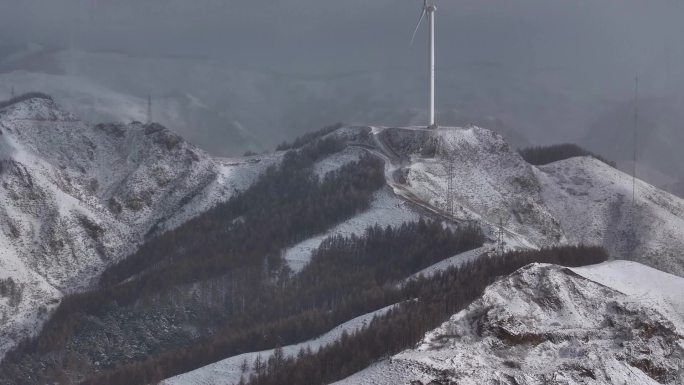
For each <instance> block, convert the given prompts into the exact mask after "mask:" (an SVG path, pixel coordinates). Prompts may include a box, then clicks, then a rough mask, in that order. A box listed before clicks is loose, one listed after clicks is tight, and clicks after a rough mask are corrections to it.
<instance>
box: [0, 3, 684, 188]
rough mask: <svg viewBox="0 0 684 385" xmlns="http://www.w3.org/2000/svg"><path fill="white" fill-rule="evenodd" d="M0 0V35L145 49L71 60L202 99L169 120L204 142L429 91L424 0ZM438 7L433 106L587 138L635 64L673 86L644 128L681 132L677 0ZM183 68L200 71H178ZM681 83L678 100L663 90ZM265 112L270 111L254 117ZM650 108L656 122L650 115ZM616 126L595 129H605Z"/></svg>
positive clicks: (112, 76)
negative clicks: (235, 127)
mask: <svg viewBox="0 0 684 385" xmlns="http://www.w3.org/2000/svg"><path fill="white" fill-rule="evenodd" d="M0 3H1V4H0V42H3V41H4V42H5V43H19V44H24V43H27V42H34V43H39V44H42V45H45V46H50V47H55V48H63V47H67V46H69V45H70V42H73V44H74V46H75V47H76V48H78V49H79V50H82V51H115V52H120V53H127V54H132V55H134V56H135V57H136V58H139V57H142V58H143V59H142V61H141V60H137V59H136V60H131V61H130V62H128V65H130V68H129V67H125V65H124V64H121V65H119V66H118V67H112V64H111V63H107V62H106V59H102V58H100V59H97V60H96V59H92V60H93V61H91V62H88V61H87V60H85V59H84V60H83V62H82V63H81V67H80V70H81V71H83V75H84V76H88V77H90V78H91V79H94V80H96V81H97V82H100V83H103V84H105V85H106V86H107V87H110V88H113V89H116V90H117V91H119V92H124V93H127V94H130V95H135V96H137V97H140V96H142V95H145V94H146V93H147V92H154V93H155V94H157V95H158V96H159V97H162V96H165V97H169V98H175V97H176V96H173V95H174V94H177V93H186V92H187V93H189V94H192V96H193V97H198V98H200V99H201V101H202V102H203V103H205V104H207V108H209V109H210V110H211V113H213V114H215V115H216V116H215V120H211V119H210V121H209V122H202V121H201V119H203V118H202V117H203V116H204V115H206V113H205V112H197V113H194V114H193V115H192V116H191V117H190V118H188V117H186V119H185V120H184V121H183V122H184V123H183V124H185V125H188V127H187V128H186V131H183V128H182V127H177V129H178V130H180V131H181V132H182V133H183V134H184V135H188V136H190V137H191V138H193V140H196V141H197V142H198V144H200V145H203V146H205V148H209V145H211V144H212V143H215V142H220V140H219V141H217V140H215V138H217V137H218V136H217V132H221V130H222V129H223V127H224V126H225V125H226V124H227V123H226V122H231V121H233V120H236V121H239V122H240V123H241V124H242V125H243V126H245V127H246V130H247V131H249V132H250V134H254V135H257V134H258V135H261V138H260V140H264V138H266V139H269V140H284V139H287V138H290V137H291V136H293V135H294V134H297V133H301V132H303V131H306V130H311V129H314V128H317V127H320V126H322V125H325V124H330V123H333V122H334V121H338V120H343V121H349V119H358V122H366V123H368V122H373V123H379V122H380V123H383V122H384V123H386V124H401V122H405V121H404V120H402V119H404V115H406V116H410V115H411V114H410V113H408V114H405V112H406V110H407V109H411V108H415V109H417V110H420V109H422V108H424V104H425V103H424V102H425V100H424V99H425V92H424V90H423V89H422V86H423V76H424V74H425V69H426V66H425V59H426V58H425V48H426V47H425V40H426V35H425V30H424V29H423V31H421V34H420V35H419V36H418V39H417V41H416V45H415V46H413V47H410V46H409V39H410V36H411V32H412V31H413V27H414V25H415V23H416V21H417V18H418V15H419V11H420V7H421V1H420V0H341V1H340V0H338V1H332V0H244V1H236V0H0ZM437 5H438V14H437V18H438V19H437V28H438V31H437V33H438V35H437V39H438V40H437V44H438V56H437V64H438V73H437V94H438V100H437V106H438V109H439V110H441V111H442V112H443V113H446V114H447V115H448V114H449V113H451V112H452V111H458V112H459V113H462V115H463V116H466V117H474V118H475V119H481V118H482V117H487V118H489V117H494V118H496V119H501V121H503V122H504V123H503V124H504V125H505V126H508V127H509V128H512V129H513V130H517V131H518V132H520V133H522V134H523V136H526V137H527V138H530V139H531V141H532V142H534V143H548V142H557V141H579V140H583V139H582V138H585V140H588V141H589V142H596V140H594V138H592V136H591V135H593V134H594V132H595V131H596V132H598V130H600V129H601V127H606V126H610V125H612V126H614V130H616V131H615V132H622V130H624V129H625V128H624V125H625V124H624V122H623V121H615V122H612V123H607V122H605V119H606V116H607V117H610V118H611V119H613V120H615V118H614V114H616V113H617V114H618V115H619V114H622V115H624V111H629V108H630V107H629V105H628V103H630V102H631V100H632V97H633V92H634V91H633V89H634V82H633V79H634V75H635V74H636V73H637V72H638V73H639V76H640V78H641V92H642V97H643V98H644V99H646V98H663V97H667V98H671V99H672V100H670V101H669V102H668V103H663V105H666V106H669V107H668V108H669V109H668V110H667V111H669V112H667V113H669V114H671V115H672V116H669V117H667V118H665V117H663V115H664V114H666V113H665V112H663V113H657V114H656V113H654V114H652V119H653V121H652V122H651V123H649V124H651V127H646V126H647V123H644V126H645V128H644V130H649V129H652V128H653V129H655V128H654V127H656V126H657V125H661V126H664V127H665V126H666V128H658V129H659V130H661V131H662V132H680V133H681V132H682V131H684V128H683V127H682V126H680V125H677V122H680V121H681V119H680V116H679V115H678V114H679V113H680V112H679V111H680V110H681V108H677V107H676V106H677V105H678V103H679V101H681V100H684V39H683V38H682V37H683V36H684V1H682V0H437ZM160 56H166V57H179V56H182V57H185V59H184V60H186V61H187V60H190V61H192V60H195V58H200V59H201V60H202V61H204V62H207V59H208V61H211V62H212V63H214V64H216V65H214V67H212V68H210V70H211V71H214V72H212V74H215V75H217V76H218V77H217V78H216V79H214V78H211V76H208V77H209V78H211V79H210V80H209V81H206V83H201V82H196V84H193V83H192V82H193V81H194V80H193V79H204V78H205V77H203V75H204V73H203V72H202V71H205V69H206V68H209V67H201V66H199V67H194V66H191V65H189V64H188V66H186V67H184V66H183V65H184V64H178V67H176V66H174V65H170V64H169V63H166V62H165V63H164V64H163V68H162V66H161V63H160V62H156V61H154V60H150V61H149V65H145V63H146V61H145V59H144V58H145V57H157V58H158V57H160ZM38 60H39V61H40V59H38ZM98 60H105V62H102V61H98ZM117 60H123V59H120V58H119V59H117ZM198 62H199V60H198ZM86 63H91V64H86ZM121 63H125V61H121ZM186 64H187V63H186ZM122 65H123V66H124V67H125V68H119V67H121V66H122ZM97 66H100V67H101V68H99V69H97V68H95V67H97ZM136 66H137V67H136ZM74 68H76V67H74ZM135 68H137V69H135ZM186 68H195V69H198V71H199V73H193V74H187V75H189V76H185V75H180V76H179V75H178V74H185V72H184V71H186ZM223 68H233V69H252V70H262V71H265V72H267V73H269V74H271V75H272V74H277V75H276V76H274V77H272V78H268V80H264V79H265V78H264V79H262V80H260V81H259V82H253V83H249V82H247V83H245V84H242V86H240V85H239V84H240V83H239V82H236V81H235V79H236V78H231V76H233V75H231V76H229V75H227V74H223V75H222V74H220V73H219V72H220V70H222V69H223ZM136 71H138V72H139V73H133V72H136ZM187 71H190V70H187ZM217 71H219V72H217ZM206 72H207V73H209V70H208V69H207V70H206ZM369 73H372V74H380V76H371V75H368V74H369ZM281 74H285V75H286V76H284V77H283V78H287V80H283V78H280V77H279V76H280V75H281ZM345 74H357V75H358V74H361V75H359V76H356V77H353V76H348V77H346V78H345V77H344V76H343V75H345ZM257 78H258V77H257ZM309 78H315V79H316V80H317V81H318V82H307V80H309ZM219 79H221V80H219ZM231 79H232V80H231ZM302 79H303V80H302ZM300 80H301V81H300ZM260 82H261V83H260ZM262 83H263V84H262ZM267 83H268V84H267ZM18 86H21V85H18ZM252 86H255V87H256V88H254V87H252ZM240 87H243V88H240ZM326 87H327V88H326ZM224 90H225V92H224ZM169 95H170V96H169ZM255 95H256V96H255ZM677 95H678V97H679V98H680V99H676V98H673V97H674V96H677ZM399 96H401V97H399ZM250 98H251V99H250ZM174 102H175V101H174ZM625 103H627V104H625ZM273 110H278V112H277V113H276V112H273ZM616 111H617V112H616ZM264 112H270V113H271V115H272V116H268V118H269V119H262V118H264V116H261V115H268V114H267V113H264ZM661 117H663V118H664V121H666V122H667V124H665V123H662V122H661V123H658V122H656V121H657V120H658V119H660V118H661ZM445 119H446V118H445ZM454 122H456V120H455V119H454V120H452V121H449V122H448V123H454ZM172 123H173V121H169V122H167V124H172ZM458 124H460V123H458ZM199 127H205V128H199ZM668 130H669V131H668ZM673 130H674V131H673ZM274 132H275V135H271V134H272V133H274ZM200 134H201V135H200ZM193 135H196V137H193ZM224 135H225V137H227V138H230V137H231V136H230V135H232V134H227V133H224ZM612 135H614V134H605V138H604V140H605V141H606V143H610V142H611V141H612ZM197 138H199V139H197ZM202 138H204V139H202ZM586 138H589V139H586ZM661 139H662V140H660V141H659V142H657V143H658V145H654V146H652V149H651V150H650V151H651V152H652V153H653V154H654V155H653V157H654V158H657V157H658V156H657V155H658V154H663V153H668V152H671V149H668V148H664V147H662V146H663V145H667V144H668V143H669V142H670V140H668V139H667V138H665V137H664V138H661ZM272 144H273V143H268V142H267V143H265V144H264V146H270V145H272ZM222 146H223V144H222V143H221V144H220V147H222ZM603 147H605V146H603ZM603 147H601V148H598V150H602V149H603ZM628 147H629V143H626V142H625V144H624V145H622V146H621V148H620V151H615V152H613V153H608V154H607V155H610V156H614V157H615V158H616V159H623V158H625V157H628V156H630V154H631V153H632V151H631V149H630V148H628ZM606 148H607V147H606ZM210 150H212V151H214V149H213V148H210ZM672 163H673V162H671V161H668V160H663V161H662V162H660V163H657V164H656V163H654V167H657V168H663V167H664V166H663V165H667V166H668V167H671V172H672V174H673V175H674V174H676V175H679V174H681V172H682V170H681V167H682V166H680V165H672ZM680 164H681V163H680Z"/></svg>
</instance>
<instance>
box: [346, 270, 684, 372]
mask: <svg viewBox="0 0 684 385" xmlns="http://www.w3.org/2000/svg"><path fill="white" fill-rule="evenodd" d="M580 274H583V275H586V276H588V277H591V278H593V279H596V281H592V280H590V279H588V278H585V277H584V276H582V275H580ZM633 274H643V275H644V276H648V277H649V278H656V279H658V281H659V282H660V283H659V284H652V283H651V282H642V283H636V281H632V282H629V281H625V277H628V276H632V275H633ZM597 281H598V282H597ZM664 282H665V283H666V284H663V283H664ZM605 284H610V285H613V286H616V287H620V288H621V289H623V290H624V291H627V292H631V293H632V294H633V295H627V294H624V293H622V292H620V291H618V290H616V289H614V288H612V287H609V286H606V285H605ZM631 289H634V290H631ZM677 290H678V292H677ZM682 292H684V279H682V278H679V277H675V276H672V275H669V274H666V273H662V272H658V271H656V270H654V269H650V268H648V267H646V266H643V265H639V264H636V263H633V262H622V261H616V262H609V263H606V264H602V265H597V266H594V267H589V268H581V269H568V268H562V267H559V266H555V265H541V264H533V265H529V266H527V267H525V268H522V269H520V270H519V271H517V272H516V273H514V274H512V275H511V276H509V277H506V278H504V279H502V280H501V281H499V282H497V283H495V284H493V285H491V286H490V287H489V288H487V290H486V291H485V293H484V295H483V296H482V297H481V298H480V299H478V300H477V301H475V302H474V303H473V304H472V305H470V306H469V307H468V308H467V309H466V310H464V311H462V312H460V313H458V314H456V315H454V316H453V317H452V318H451V319H450V320H449V321H448V322H446V323H444V324H443V325H442V326H441V327H439V328H437V329H435V330H434V331H432V332H430V333H428V334H427V335H426V337H425V339H424V340H423V341H422V342H421V343H420V344H419V345H418V346H417V347H416V348H415V349H411V350H407V351H404V352H402V353H400V354H397V355H396V356H394V357H392V358H391V359H390V360H387V361H383V362H381V363H379V364H377V365H375V366H372V367H370V368H368V369H366V370H364V371H362V372H360V373H357V374H355V375H353V376H352V377H350V378H348V379H346V380H343V381H340V382H339V383H338V384H371V383H372V384H393V383H409V382H410V381H411V380H417V381H422V382H423V383H428V382H430V381H433V380H437V381H439V383H443V384H444V383H455V384H489V383H500V384H511V385H512V384H518V385H533V384H534V385H537V384H539V385H541V384H624V383H627V384H659V383H660V384H679V383H681V381H682V380H684V333H683V331H684V301H683V300H681V299H679V300H678V299H677V297H678V294H677V293H682ZM644 293H650V294H649V295H644Z"/></svg>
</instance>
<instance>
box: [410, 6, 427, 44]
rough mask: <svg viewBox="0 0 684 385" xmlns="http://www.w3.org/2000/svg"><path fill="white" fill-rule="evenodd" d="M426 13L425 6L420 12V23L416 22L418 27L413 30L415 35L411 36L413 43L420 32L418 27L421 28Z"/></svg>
mask: <svg viewBox="0 0 684 385" xmlns="http://www.w3.org/2000/svg"><path fill="white" fill-rule="evenodd" d="M426 13H427V8H426V7H423V11H421V12H420V19H418V24H416V29H415V30H414V31H413V36H411V45H413V42H414V40H416V34H417V33H418V29H419V28H420V23H422V22H423V19H424V18H425V14H426Z"/></svg>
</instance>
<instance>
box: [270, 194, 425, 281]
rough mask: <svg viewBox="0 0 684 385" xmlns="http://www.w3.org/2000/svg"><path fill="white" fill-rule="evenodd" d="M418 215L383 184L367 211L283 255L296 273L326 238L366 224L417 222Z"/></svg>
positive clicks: (359, 230)
mask: <svg viewBox="0 0 684 385" xmlns="http://www.w3.org/2000/svg"><path fill="white" fill-rule="evenodd" d="M419 218H420V215H419V214H418V213H417V212H416V211H415V209H414V208H412V207H411V205H410V204H409V203H407V202H406V201H404V200H401V199H400V198H398V197H397V196H396V195H394V193H392V191H391V190H390V189H389V188H388V187H384V188H382V189H381V190H379V191H378V192H376V193H375V195H374V197H373V201H372V202H371V206H370V208H369V209H368V210H366V211H364V212H362V213H360V214H358V215H356V216H354V217H352V218H350V219H349V220H347V221H345V222H342V223H340V224H339V225H337V226H335V227H333V228H332V229H330V230H328V231H327V232H325V233H323V234H320V235H317V236H315V237H313V238H309V239H307V240H305V241H303V242H300V243H298V244H297V245H295V246H293V247H291V248H289V249H287V250H286V251H285V254H284V258H285V260H286V261H287V264H288V266H289V267H290V269H292V270H293V271H294V272H298V271H301V270H302V269H303V268H304V266H306V264H307V263H309V261H310V260H311V253H312V252H313V251H314V250H316V249H317V248H318V246H320V244H321V242H323V241H324V240H325V239H326V238H328V237H331V236H335V235H341V236H349V235H352V234H356V235H361V234H363V232H364V231H365V230H366V229H367V228H368V227H369V226H374V225H379V226H382V227H386V226H400V225H401V224H402V223H405V222H412V221H417V220H418V219H419Z"/></svg>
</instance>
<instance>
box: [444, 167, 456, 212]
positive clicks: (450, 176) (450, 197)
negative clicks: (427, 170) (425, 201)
mask: <svg viewBox="0 0 684 385" xmlns="http://www.w3.org/2000/svg"><path fill="white" fill-rule="evenodd" d="M447 162H448V166H447V196H446V206H447V207H446V210H447V214H449V216H450V217H453V216H454V214H455V213H454V195H456V192H455V190H456V189H455V188H454V173H455V168H456V167H455V165H454V158H453V157H452V156H449V157H448V158H447Z"/></svg>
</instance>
